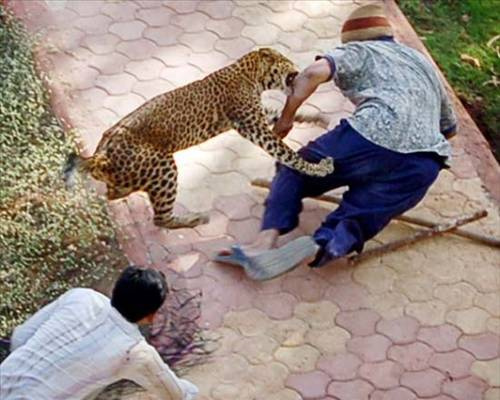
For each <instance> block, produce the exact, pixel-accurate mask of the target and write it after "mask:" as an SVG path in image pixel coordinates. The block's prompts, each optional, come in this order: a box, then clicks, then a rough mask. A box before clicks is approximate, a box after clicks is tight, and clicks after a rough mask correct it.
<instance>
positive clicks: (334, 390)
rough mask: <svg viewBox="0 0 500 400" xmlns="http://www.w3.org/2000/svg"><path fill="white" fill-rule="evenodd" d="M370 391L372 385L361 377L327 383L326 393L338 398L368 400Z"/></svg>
mask: <svg viewBox="0 0 500 400" xmlns="http://www.w3.org/2000/svg"><path fill="white" fill-rule="evenodd" d="M371 392H373V386H372V385H370V384H369V383H368V382H366V381H364V380H361V379H355V380H352V381H349V382H332V383H330V385H328V394H331V395H332V396H334V398H335V399H339V400H352V399H356V400H368V397H369V395H370V393H371Z"/></svg>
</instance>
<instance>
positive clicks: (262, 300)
mask: <svg viewBox="0 0 500 400" xmlns="http://www.w3.org/2000/svg"><path fill="white" fill-rule="evenodd" d="M295 304H297V299H296V298H295V297H293V296H292V295H290V294H288V293H272V294H260V295H259V296H257V297H256V298H254V299H253V305H254V306H255V307H256V308H258V309H259V310H261V311H263V312H265V313H266V314H267V315H268V316H269V317H270V318H273V319H288V318H290V317H291V316H292V314H293V308H294V307H295Z"/></svg>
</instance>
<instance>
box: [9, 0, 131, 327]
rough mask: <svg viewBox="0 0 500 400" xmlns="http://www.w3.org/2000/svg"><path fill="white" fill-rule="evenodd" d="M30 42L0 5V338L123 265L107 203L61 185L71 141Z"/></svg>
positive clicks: (80, 187) (83, 190) (33, 42)
mask: <svg viewBox="0 0 500 400" xmlns="http://www.w3.org/2000/svg"><path fill="white" fill-rule="evenodd" d="M35 45H36V39H34V38H32V37H30V36H29V35H28V34H27V33H26V32H25V31H24V30H23V28H22V27H21V26H20V24H19V23H17V22H16V21H15V19H13V18H12V17H11V16H9V15H8V14H7V13H6V11H5V9H4V8H3V7H2V5H1V4H0V170H1V171H2V173H1V174H0V293H1V296H0V336H6V335H8V334H9V332H10V331H11V329H12V328H13V327H14V326H15V325H17V324H19V323H20V322H22V321H23V320H24V319H25V318H26V316H27V315H28V314H30V313H33V312H34V311H35V310H36V309H38V308H39V307H40V306H42V305H43V304H45V303H47V302H49V301H51V300H53V299H54V298H55V297H56V296H58V295H59V294H61V293H62V292H64V291H66V290H67V289H69V288H71V287H75V286H89V285H92V284H93V283H94V282H96V281H99V280H101V279H102V278H103V277H105V276H107V275H108V273H109V272H110V271H112V270H113V269H114V268H115V267H117V266H123V265H124V264H125V263H126V260H125V258H124V257H123V255H122V254H121V252H120V251H119V250H118V248H117V243H116V240H115V234H114V229H113V226H112V223H111V222H110V219H109V217H108V214H107V210H106V205H105V203H104V201H103V200H102V199H100V198H98V197H97V196H96V195H95V194H94V193H93V191H92V190H89V188H84V187H83V184H82V183H81V182H80V183H79V185H78V186H77V188H76V189H73V190H72V191H67V190H66V188H65V187H64V185H63V182H62V179H61V167H62V165H63V164H64V161H65V157H66V154H68V153H69V152H70V151H71V150H72V149H73V145H72V141H71V138H68V137H66V136H65V134H64V132H63V129H62V128H61V125H60V124H59V122H58V120H57V119H56V117H55V116H54V115H53V113H52V111H51V108H50V105H49V97H48V93H47V91H46V89H45V87H44V84H43V80H42V78H40V77H39V76H38V74H37V71H36V68H35V63H34V59H33V55H32V48H33V46H35Z"/></svg>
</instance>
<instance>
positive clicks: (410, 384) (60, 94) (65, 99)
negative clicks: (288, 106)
mask: <svg viewBox="0 0 500 400" xmlns="http://www.w3.org/2000/svg"><path fill="white" fill-rule="evenodd" d="M359 3H360V1H351V0H332V1H285V0H283V1H258V2H257V1H236V0H235V1H217V2H213V1H153V0H151V1H139V0H137V1H120V0H116V1H112V0H110V1H61V0H59V1H51V2H48V3H44V2H41V1H11V2H10V4H11V5H12V7H13V8H14V10H15V11H16V13H17V14H18V15H19V16H20V17H23V18H24V20H25V22H26V24H27V26H28V27H29V28H30V29H31V30H33V31H41V32H42V33H43V34H44V38H45V40H44V41H43V46H42V48H41V49H40V52H39V59H40V61H41V62H42V69H43V70H44V72H45V73H46V74H47V75H48V77H49V78H50V81H49V83H50V86H51V88H52V90H53V94H54V105H55V109H56V111H57V113H58V115H59V116H60V117H61V118H63V119H64V120H65V122H66V123H67V124H68V125H69V126H73V127H75V128H77V129H78V132H79V134H80V138H81V145H82V148H83V149H84V152H85V153H86V154H91V153H92V152H93V150H94V148H95V146H96V144H97V142H98V141H99V139H100V136H101V134H102V132H103V131H104V130H105V129H106V128H107V127H109V126H110V125H112V124H113V123H114V122H116V121H117V120H119V119H120V118H121V117H123V116H124V115H125V114H127V113H128V112H129V111H131V110H133V109H134V108H135V107H137V106H138V105H140V104H142V103H143V102H144V101H145V100H147V99H149V98H151V97H152V96H154V95H156V94H158V93H161V92H163V91H166V90H169V89H172V88H175V87H178V86H180V85H182V84H185V83H187V82H190V81H192V80H193V79H196V78H199V77H202V76H204V75H206V74H207V73H209V72H211V71H213V70H215V69H217V68H220V67H222V66H224V65H227V64H228V63H230V62H232V61H233V60H235V59H236V58H238V57H239V56H241V55H243V54H244V53H246V52H247V51H249V50H251V49H253V48H255V47H256V46H272V47H274V48H276V49H278V50H281V51H283V52H284V53H285V54H286V55H288V56H290V57H291V58H292V59H293V60H295V61H296V62H297V63H298V65H299V66H300V67H304V66H306V65H307V63H309V62H311V60H313V59H314V55H315V54H317V53H320V52H322V51H324V50H327V49H329V48H331V47H332V46H334V45H335V44H337V43H339V37H338V34H337V32H338V31H339V27H340V24H341V21H342V20H343V18H344V17H345V16H346V15H347V14H348V13H349V12H350V11H351V10H352V9H353V8H354V7H355V6H356V4H359ZM388 6H389V7H390V10H391V15H392V17H393V18H394V21H395V22H396V23H397V30H398V34H399V36H400V37H401V38H403V40H405V41H409V42H412V41H413V43H416V45H417V46H421V44H420V43H419V41H418V40H417V39H416V36H415V35H414V33H413V31H411V28H409V26H408V25H405V24H406V22H405V21H404V20H403V19H401V18H402V17H401V15H400V14H399V11H398V10H397V8H396V7H395V5H394V4H393V3H392V2H390V1H389V2H388ZM271 100H273V101H277V97H273V98H272V99H271ZM307 107H309V108H310V110H311V111H315V112H321V113H324V114H327V115H328V116H330V117H331V119H332V124H335V123H336V122H337V121H338V120H339V119H340V118H341V117H343V116H345V115H347V114H348V112H349V111H350V110H351V109H352V106H351V105H350V104H349V103H348V102H347V101H346V100H344V99H343V98H342V97H341V96H340V94H339V92H338V91H337V90H336V89H335V88H334V87H333V85H330V84H328V85H324V87H322V88H321V90H320V91H319V92H318V93H317V94H315V95H314V96H313V97H312V98H311V99H310V101H309V102H308V105H307ZM461 110H463V109H461ZM461 118H462V124H463V126H465V127H466V128H467V129H463V131H462V132H461V137H459V138H457V139H456V140H454V142H453V145H454V155H455V164H454V166H453V168H452V169H451V171H444V172H442V173H441V175H440V178H439V180H438V182H437V183H436V184H435V186H434V187H433V189H432V190H431V192H430V193H429V195H428V196H427V197H426V199H425V200H424V201H423V202H422V203H421V204H420V205H419V206H418V207H417V208H416V209H415V210H414V211H412V213H411V214H412V215H414V216H419V217H422V218H427V219H431V220H433V221H445V220H449V219H453V218H455V217H457V216H459V215H460V214H463V213H467V212H472V211H473V210H477V209H480V208H486V209H487V210H488V211H489V212H490V216H489V217H488V218H487V219H485V220H482V221H481V222H479V223H475V224H473V225H471V226H470V229H473V230H475V231H477V232H482V233H484V234H489V235H496V236H497V237H499V236H500V218H499V216H498V208H497V207H496V206H495V204H494V203H493V201H492V200H491V199H490V196H489V195H488V194H487V192H486V191H485V189H484V188H483V184H486V185H489V187H490V189H491V188H493V189H492V193H494V187H493V186H492V185H490V184H491V182H492V181H493V182H495V179H497V181H496V182H498V179H499V177H500V175H499V174H498V165H497V164H495V163H494V162H493V163H492V162H491V158H490V156H488V155H487V153H486V152H485V151H484V149H485V144H484V139H482V138H481V137H480V135H477V134H475V133H474V132H477V131H474V129H477V128H475V127H474V126H473V124H471V122H470V119H469V117H468V116H467V115H465V114H464V113H463V112H462V111H461ZM320 133H321V130H319V129H318V128H310V127H304V126H299V127H297V128H295V129H294V131H293V133H292V134H291V135H290V138H289V139H287V141H288V143H289V144H290V145H292V146H293V147H295V148H296V147H298V146H299V145H300V144H301V143H304V142H307V141H308V140H309V139H310V138H312V137H314V136H316V135H318V134H320ZM471 146H472V147H471ZM176 160H177V162H178V165H179V169H180V178H179V181H180V192H179V196H178V202H177V204H178V209H179V210H184V209H189V210H193V211H207V210H208V211H210V215H211V221H210V224H208V225H205V226H201V227H199V228H196V229H183V230H176V231H171V232H167V231H165V230H160V229H157V228H156V227H154V226H153V224H152V221H151V219H152V213H151V209H150V205H149V203H148V202H147V201H146V200H145V198H144V197H143V196H142V195H141V194H135V195H133V196H130V197H129V198H128V199H127V200H124V201H118V202H114V203H111V204H110V209H111V212H112V214H113V215H114V217H115V220H116V222H117V224H118V225H119V235H120V237H121V243H122V246H123V249H124V251H125V252H126V254H127V256H128V257H129V259H130V260H131V261H133V262H136V263H141V264H147V265H152V266H155V267H156V268H159V269H163V270H165V269H167V268H172V269H174V270H175V271H177V272H178V273H179V278H178V280H179V281H182V284H183V285H185V286H187V287H192V288H200V289H202V291H203V305H202V307H203V309H202V324H203V325H204V326H205V327H207V328H208V329H209V330H210V331H213V332H214V333H217V334H220V335H221V336H222V341H221V347H220V348H219V349H218V350H217V352H216V353H215V357H214V360H213V362H212V363H210V364H207V365H202V366H198V367H195V368H193V369H191V370H190V372H189V373H188V378H189V379H191V380H193V381H194V382H195V383H196V384H197V385H198V386H199V387H200V389H201V393H202V396H201V399H204V400H208V399H214V400H219V399H220V400H226V399H239V400H245V399H266V400H278V399H279V400H295V399H300V398H303V399H338V400H363V399H372V400H389V399H396V400H407V399H408V400H409V399H420V398H425V399H429V400H430V399H432V400H438V399H439V400H479V399H485V400H493V399H496V400H498V398H499V397H500V357H499V356H500V297H499V296H500V294H499V293H500V292H499V291H500V273H499V265H500V254H499V252H498V251H495V250H493V249H492V248H489V247H485V246H482V245H479V244H477V243H474V242H471V241H468V240H465V239H461V238H458V237H454V236H451V235H448V236H446V237H440V238H436V239H433V240H430V241H426V242H422V243H420V244H417V245H413V246H411V247H409V248H407V249H404V250H400V251H397V252H394V253H392V254H388V255H386V256H383V257H381V258H377V259H373V260H369V261H366V262H364V263H362V264H360V265H358V266H357V267H355V268H349V267H346V266H345V265H343V264H342V263H337V264H336V265H332V266H331V267H330V268H327V269H322V270H315V271H312V270H309V269H308V268H306V267H301V268H299V269H297V270H295V271H293V272H292V273H290V274H288V275H286V276H284V277H282V278H279V279H277V280H274V281H271V282H267V283H263V284H259V283H254V282H251V281H249V280H248V279H246V278H245V277H244V276H243V274H242V273H241V271H239V270H236V269H233V268H229V267H223V266H220V265H217V264H215V263H213V262H211V261H210V259H211V257H212V254H213V253H214V252H215V251H217V250H218V249H220V248H222V247H223V246H225V245H227V244H229V243H233V242H234V241H238V242H242V243H248V242H250V241H252V239H253V238H254V237H255V235H256V233H257V231H258V228H259V219H260V217H261V214H262V210H263V206H262V204H263V201H264V198H265V193H264V192H263V191H261V190H257V189H253V188H252V187H251V186H250V184H249V182H250V180H251V179H254V178H271V177H272V175H273V171H274V168H273V160H272V159H271V158H270V157H269V156H267V155H266V154H265V153H264V152H263V151H262V150H260V149H258V148H256V147H255V146H253V145H252V144H250V143H248V142H246V141H245V140H243V139H242V138H240V137H239V136H238V135H237V134H236V133H235V132H230V133H227V134H224V135H221V136H219V137H217V138H215V139H213V140H211V141H209V142H206V143H204V144H202V145H200V146H197V147H195V148H192V149H189V150H187V151H183V152H180V153H179V154H177V155H176ZM305 203H306V205H305V211H304V212H303V214H302V216H301V224H300V228H299V229H298V230H297V232H294V233H293V235H298V234H303V233H310V232H312V231H313V229H314V228H315V226H317V225H318V224H319V222H320V221H321V219H322V217H323V216H324V215H325V214H326V213H327V212H328V211H329V209H330V206H328V205H326V204H325V203H318V202H315V201H313V200H308V201H306V202H305ZM412 232H414V229H413V228H412V227H411V226H408V225H405V224H402V223H393V224H391V225H390V226H389V227H388V228H387V229H386V230H385V231H384V232H382V233H381V234H380V235H379V236H377V237H376V238H375V240H373V241H372V242H370V244H369V245H370V246H374V245H377V244H380V243H386V242H387V241H390V240H393V239H395V238H399V237H401V236H404V235H409V234H411V233H412ZM293 235H292V236H293Z"/></svg>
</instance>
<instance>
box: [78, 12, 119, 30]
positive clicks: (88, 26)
mask: <svg viewBox="0 0 500 400" xmlns="http://www.w3.org/2000/svg"><path fill="white" fill-rule="evenodd" d="M111 21H112V19H111V18H110V17H108V16H106V15H102V14H101V15H93V16H90V17H83V18H78V19H76V20H75V22H74V23H73V26H74V27H75V28H78V29H80V30H82V31H84V32H86V33H88V34H91V35H102V34H105V33H106V32H107V31H108V29H109V25H110V24H111Z"/></svg>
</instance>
